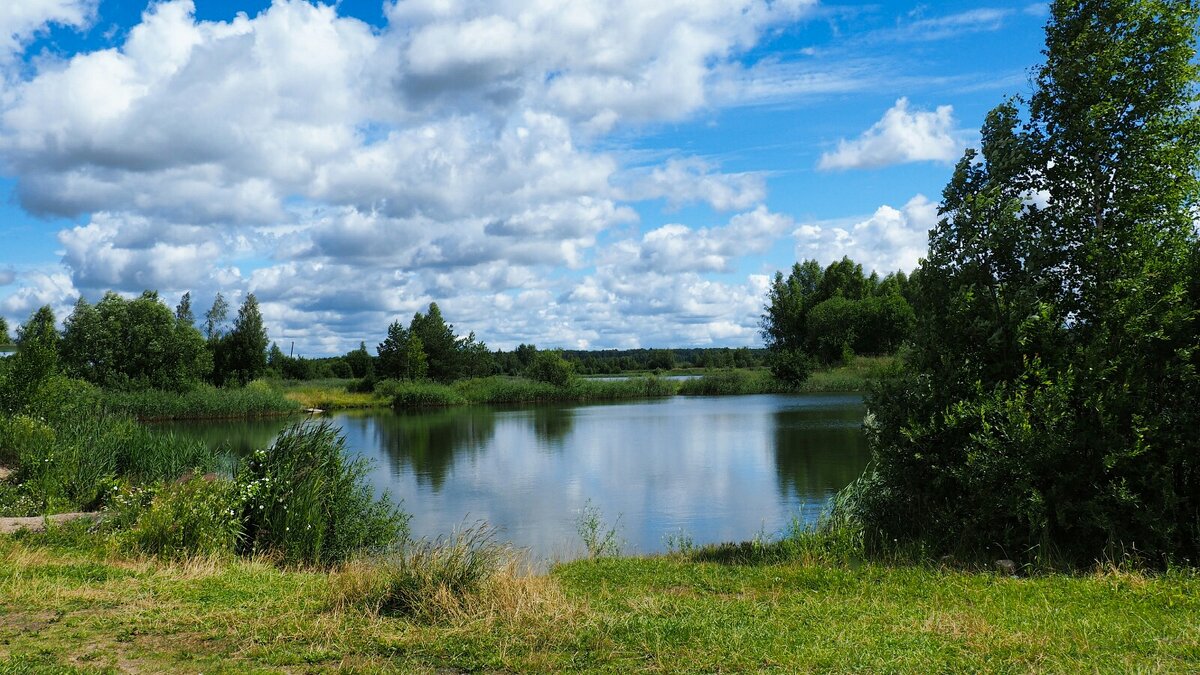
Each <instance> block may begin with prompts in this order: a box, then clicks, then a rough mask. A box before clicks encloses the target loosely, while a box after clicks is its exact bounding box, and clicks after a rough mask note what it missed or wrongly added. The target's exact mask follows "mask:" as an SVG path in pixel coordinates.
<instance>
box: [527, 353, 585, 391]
mask: <svg viewBox="0 0 1200 675" xmlns="http://www.w3.org/2000/svg"><path fill="white" fill-rule="evenodd" d="M525 376H526V377H528V378H529V379H531V380H534V381H536V382H545V383H547V384H552V385H554V386H556V387H565V386H567V385H568V384H570V382H571V378H572V377H574V376H575V368H574V367H573V366H572V365H571V364H570V363H569V362H568V361H567V360H566V359H564V358H563V357H562V352H551V351H546V352H538V353H537V354H535V355H534V357H533V362H532V363H530V364H529V367H528V368H527V369H526V370H525Z"/></svg>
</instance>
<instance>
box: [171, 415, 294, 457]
mask: <svg viewBox="0 0 1200 675" xmlns="http://www.w3.org/2000/svg"><path fill="white" fill-rule="evenodd" d="M303 419H304V418H303V417H298V416H292V417H267V418H263V419H253V420H187V421H182V422H161V423H155V424H152V425H151V426H152V427H153V428H155V429H162V430H163V431H168V432H173V433H177V434H184V435H186V436H188V437H190V438H197V439H200V440H202V441H204V442H205V443H206V444H207V445H208V446H209V447H211V448H219V447H221V446H222V445H224V446H225V447H227V448H229V449H230V450H231V451H233V454H235V455H237V456H239V457H244V456H246V455H249V454H250V453H252V452H254V451H255V450H258V449H259V448H265V447H267V446H268V445H270V444H271V443H272V442H273V441H274V440H275V437H276V436H278V435H279V432H281V431H283V430H284V429H285V428H287V427H288V426H290V425H292V424H295V423H296V422H299V421H301V420H303Z"/></svg>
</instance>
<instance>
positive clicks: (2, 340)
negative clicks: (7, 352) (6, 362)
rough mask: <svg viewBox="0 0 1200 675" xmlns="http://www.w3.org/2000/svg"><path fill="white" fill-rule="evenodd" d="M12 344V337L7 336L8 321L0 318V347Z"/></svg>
mask: <svg viewBox="0 0 1200 675" xmlns="http://www.w3.org/2000/svg"><path fill="white" fill-rule="evenodd" d="M11 343H12V336H10V335H9V334H8V319H5V318H4V317H2V316H0V345H7V344H11Z"/></svg>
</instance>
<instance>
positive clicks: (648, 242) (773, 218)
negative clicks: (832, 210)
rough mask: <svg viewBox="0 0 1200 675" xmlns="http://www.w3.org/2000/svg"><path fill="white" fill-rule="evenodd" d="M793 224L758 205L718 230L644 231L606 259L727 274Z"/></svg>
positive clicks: (667, 228)
mask: <svg viewBox="0 0 1200 675" xmlns="http://www.w3.org/2000/svg"><path fill="white" fill-rule="evenodd" d="M793 225H794V223H793V222H792V219H791V218H789V217H788V216H784V215H780V214H777V213H771V212H770V211H768V210H767V208H766V207H765V206H759V207H758V208H757V209H755V210H753V211H749V212H746V213H741V214H738V215H736V216H734V217H733V218H731V219H730V220H729V224H728V225H724V226H721V227H711V228H695V229H693V228H690V227H687V226H685V225H679V224H671V225H664V226H662V227H659V228H656V229H654V230H651V231H650V232H647V233H646V234H645V235H644V236H643V237H642V239H641V241H640V242H636V243H634V242H622V243H620V244H618V245H617V246H615V247H614V249H613V251H612V254H610V256H609V259H610V260H611V261H613V262H616V263H617V264H623V265H626V266H629V267H631V268H634V269H637V270H639V271H651V270H653V271H658V272H664V273H669V272H684V271H687V272H728V271H730V268H731V262H732V260H733V259H734V258H738V257H741V256H745V255H749V254H751V253H762V252H764V251H766V250H767V249H769V248H770V247H771V245H772V244H773V243H774V242H775V240H777V239H778V238H779V237H782V236H784V235H785V234H787V232H788V230H789V229H791V228H792V227H793Z"/></svg>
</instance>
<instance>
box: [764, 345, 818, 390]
mask: <svg viewBox="0 0 1200 675" xmlns="http://www.w3.org/2000/svg"><path fill="white" fill-rule="evenodd" d="M768 365H769V367H770V369H771V375H773V376H774V377H775V379H777V380H779V381H780V382H782V383H783V384H785V385H787V386H790V387H798V386H800V385H802V384H804V382H805V380H807V379H808V378H809V376H810V375H812V372H813V369H814V368H815V367H816V361H815V360H814V359H813V357H811V356H809V355H808V354H806V353H805V352H804V351H802V350H800V349H778V350H774V351H772V352H771V353H770V354H769V355H768Z"/></svg>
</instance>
